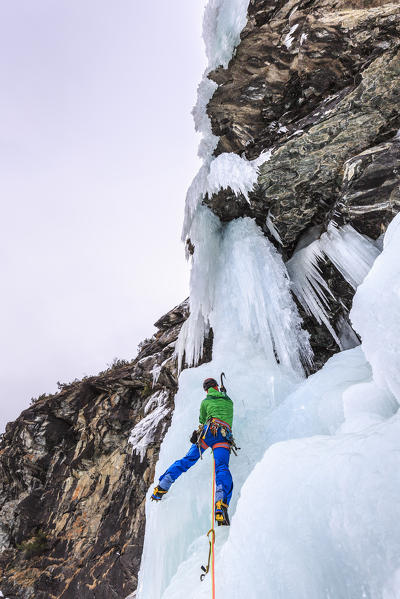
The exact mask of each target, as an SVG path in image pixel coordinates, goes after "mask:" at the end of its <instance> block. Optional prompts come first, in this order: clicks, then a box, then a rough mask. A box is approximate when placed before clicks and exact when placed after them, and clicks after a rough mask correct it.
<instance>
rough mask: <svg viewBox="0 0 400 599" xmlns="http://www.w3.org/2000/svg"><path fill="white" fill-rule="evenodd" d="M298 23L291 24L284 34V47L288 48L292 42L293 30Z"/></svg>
mask: <svg viewBox="0 0 400 599" xmlns="http://www.w3.org/2000/svg"><path fill="white" fill-rule="evenodd" d="M298 26H299V23H296V25H293V27H291V28H290V31H289V33H288V34H287V35H286V37H285V39H284V40H283V43H284V45H285V46H286V48H287V49H288V50H289V49H290V47H291V45H292V44H293V41H294V35H293V34H294V32H295V31H296V29H297V28H298Z"/></svg>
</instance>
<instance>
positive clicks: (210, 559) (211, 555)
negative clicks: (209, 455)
mask: <svg viewBox="0 0 400 599" xmlns="http://www.w3.org/2000/svg"><path fill="white" fill-rule="evenodd" d="M214 510H215V460H214V452H213V477H212V504H211V528H210V530H209V531H208V533H207V537H208V541H209V543H210V548H209V551H208V563H207V566H206V567H204V566H201V569H202V570H203V572H204V574H201V576H200V580H204V577H205V575H206V574H208V572H209V570H210V562H211V589H212V599H215V554H214V545H215V530H214ZM210 535H211V536H210Z"/></svg>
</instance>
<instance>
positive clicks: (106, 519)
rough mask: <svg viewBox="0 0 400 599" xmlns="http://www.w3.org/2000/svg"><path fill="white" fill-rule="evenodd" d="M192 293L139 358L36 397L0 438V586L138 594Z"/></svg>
mask: <svg viewBox="0 0 400 599" xmlns="http://www.w3.org/2000/svg"><path fill="white" fill-rule="evenodd" d="M186 317H187V302H184V303H183V304H181V305H180V306H178V307H177V308H175V309H174V310H172V311H171V312H169V313H168V314H166V315H165V316H164V317H162V318H161V319H160V320H159V321H158V322H157V323H156V326H157V327H158V332H157V333H156V335H155V336H154V337H153V338H152V339H150V340H148V341H146V342H145V343H143V344H142V346H141V350H140V352H139V355H138V356H137V358H136V359H135V360H134V361H133V362H131V363H128V364H126V363H118V362H117V363H116V364H115V365H114V366H112V367H110V368H109V369H108V370H106V371H105V372H103V373H100V374H99V375H98V376H93V377H88V378H86V379H85V380H83V381H80V382H74V383H71V384H69V385H64V386H62V389H61V390H60V392H59V393H58V394H56V395H53V396H48V397H44V398H39V399H38V400H37V401H36V402H34V403H33V404H32V405H31V407H30V408H28V409H27V410H25V411H24V412H23V413H22V414H21V416H20V417H19V418H18V419H17V420H16V421H15V422H13V423H11V424H8V425H7V430H6V432H5V434H4V435H3V437H2V439H1V443H0V510H1V516H0V552H1V553H0V581H1V584H0V589H1V590H2V592H3V593H4V595H5V596H7V597H9V598H10V599H13V598H18V599H22V598H24V599H25V598H26V599H28V598H32V599H33V598H34V599H53V598H57V599H58V598H60V599H61V598H63V599H76V598H78V597H79V599H89V598H90V599H92V598H93V599H94V598H96V599H101V598H104V599H106V598H107V599H111V598H113V597H114V598H118V599H120V598H121V597H126V596H127V595H128V594H129V593H131V592H132V591H134V589H135V588H136V582H137V573H138V570H139V566H140V560H141V553H142V546H143V538H144V527H145V513H144V510H145V505H144V504H145V495H146V492H147V490H148V488H149V486H150V484H151V483H152V481H153V478H154V468H155V464H156V462H157V458H158V453H159V449H160V444H161V442H162V439H163V437H164V434H165V432H166V430H167V428H168V426H169V423H170V420H171V415H172V410H173V405H174V395H175V392H176V388H177V371H176V362H175V359H174V358H173V351H174V345H175V341H176V338H177V336H178V333H179V331H180V328H181V326H182V323H183V322H184V321H185V319H186Z"/></svg>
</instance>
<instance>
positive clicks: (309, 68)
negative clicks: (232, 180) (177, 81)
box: [204, 0, 400, 369]
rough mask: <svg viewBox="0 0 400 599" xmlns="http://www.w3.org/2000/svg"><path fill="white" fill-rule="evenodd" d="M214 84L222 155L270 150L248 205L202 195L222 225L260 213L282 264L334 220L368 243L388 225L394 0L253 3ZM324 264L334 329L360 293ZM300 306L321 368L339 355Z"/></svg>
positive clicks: (214, 118) (221, 195)
mask: <svg viewBox="0 0 400 599" xmlns="http://www.w3.org/2000/svg"><path fill="white" fill-rule="evenodd" d="M209 77H210V78H211V79H212V80H213V81H215V82H216V83H217V84H218V88H217V90H216V91H215V93H214V95H213V97H212V99H211V101H210V102H209V104H208V107H207V112H208V115H209V117H210V120H211V124H212V130H213V133H214V134H215V135H218V136H220V140H219V143H218V146H217V149H216V151H215V153H216V154H220V153H222V152H236V153H238V154H240V155H242V156H243V157H246V158H247V159H253V158H256V157H258V156H259V155H260V154H261V153H262V152H263V151H264V152H265V151H266V150H268V149H269V150H271V156H270V158H269V159H268V160H267V161H265V162H264V163H263V164H262V165H261V166H260V167H259V177H258V182H257V185H256V187H255V189H254V190H253V192H251V193H250V194H249V202H247V200H246V198H244V197H243V196H241V195H240V194H239V195H235V194H234V193H233V192H232V190H231V189H230V188H228V189H221V190H220V191H219V192H218V193H216V194H214V195H213V196H211V197H208V196H207V197H206V198H205V200H204V204H206V205H207V206H208V207H209V208H211V210H213V212H215V214H217V216H219V217H220V219H221V220H222V221H229V220H232V219H234V218H238V217H240V216H250V217H253V218H254V219H255V220H256V222H257V224H258V225H259V226H260V227H261V229H262V230H263V231H264V233H265V235H267V236H268V237H269V238H270V239H271V241H272V242H273V243H274V244H275V245H276V246H277V247H278V249H279V251H280V252H281V253H282V256H283V258H284V259H285V260H287V259H289V258H290V257H291V256H292V255H293V252H294V251H295V249H296V247H298V244H299V242H300V243H303V239H304V238H305V237H306V236H307V235H309V234H310V233H311V232H312V231H316V230H318V235H321V234H322V233H324V232H325V231H326V229H327V226H328V224H329V223H330V222H334V223H335V224H337V225H343V224H346V223H350V224H352V226H353V227H354V228H355V229H356V230H357V231H358V232H360V233H362V234H364V235H368V236H369V237H370V238H371V239H372V240H376V239H377V238H378V237H379V236H380V235H381V233H383V232H384V231H385V230H386V227H387V225H388V223H389V222H390V221H391V219H392V218H393V216H394V215H395V214H396V213H397V212H398V211H399V209H400V204H399V194H400V154H399V151H400V139H399V137H396V134H397V131H398V130H399V129H400V111H399V106H400V10H399V5H398V2H390V1H387V0H337V1H335V2H333V1H332V0H314V1H312V0H311V1H310V0H301V1H299V0H287V1H285V0H250V3H249V9H248V22H247V25H246V27H245V28H244V30H243V31H242V34H241V42H240V44H239V46H238V47H237V49H236V52H235V54H234V56H233V58H232V59H231V61H230V63H229V65H228V68H227V69H223V68H222V67H219V68H218V69H216V70H215V71H213V72H211V73H210V74H209ZM271 223H272V225H273V228H274V230H275V235H272V234H271ZM268 225H269V226H268ZM278 238H279V240H280V242H279V243H277V239H278ZM314 238H315V236H314ZM320 267H321V268H322V271H323V274H324V278H325V280H326V281H327V283H328V287H329V289H330V291H331V292H332V298H329V306H328V314H329V317H330V321H331V324H332V325H333V327H334V329H336V330H337V331H339V329H340V328H341V326H342V324H343V322H344V323H345V326H346V327H348V326H349V325H348V323H347V321H348V309H349V307H350V305H351V300H352V297H353V294H354V290H352V289H351V288H349V285H347V283H346V282H345V281H344V279H343V277H342V276H341V274H340V273H339V272H338V271H337V270H336V268H335V266H334V265H333V264H331V263H330V262H329V260H325V262H324V263H323V264H321V265H320ZM333 298H334V299H333ZM300 311H301V312H302V315H303V316H304V319H305V326H306V327H307V329H308V331H309V332H310V334H311V345H312V347H313V349H314V353H315V369H318V368H319V367H320V366H321V365H322V364H323V363H324V361H326V359H327V358H329V357H330V356H331V355H332V354H333V353H335V352H336V351H337V350H338V349H339V348H338V345H337V343H336V342H335V341H334V340H333V338H332V337H331V336H330V334H329V333H328V332H327V330H326V328H325V327H324V325H321V324H318V323H317V322H316V321H315V320H314V319H313V318H310V317H308V316H307V315H306V314H305V313H304V312H303V311H302V310H301V308H300ZM346 323H347V324H346Z"/></svg>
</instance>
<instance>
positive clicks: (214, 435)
mask: <svg viewBox="0 0 400 599" xmlns="http://www.w3.org/2000/svg"><path fill="white" fill-rule="evenodd" d="M221 388H222V389H223V391H220V390H219V387H218V383H217V381H216V380H215V379H213V378H208V379H205V381H204V383H203V389H204V391H206V392H207V397H206V398H205V399H203V401H202V402H201V406H200V416H199V421H200V425H199V427H198V429H196V430H195V431H193V433H192V436H191V437H190V441H191V443H192V446H191V448H190V449H189V451H188V453H187V454H186V455H185V457H184V458H182V459H181V460H177V461H176V462H174V463H173V464H172V466H170V467H169V468H168V470H166V472H164V474H163V475H162V476H160V480H159V482H158V485H157V486H156V487H155V489H154V491H153V494H152V496H151V499H152V500H153V501H160V500H161V499H162V498H163V496H164V495H165V493H167V492H168V490H169V488H170V486H171V485H172V483H173V482H174V481H176V479H177V478H178V476H180V475H181V474H182V473H183V472H186V470H189V468H190V467H191V466H193V465H194V464H195V463H196V462H197V460H198V459H199V457H200V455H201V454H203V452H204V451H205V450H206V449H207V448H208V447H211V449H212V451H213V453H214V460H215V483H216V490H215V519H216V521H217V522H218V525H229V517H228V506H229V502H230V500H231V496H232V489H233V482H232V476H231V473H230V471H229V456H230V446H231V443H232V442H233V437H232V420H233V402H232V400H231V399H230V398H229V397H228V395H227V394H226V393H225V392H224V391H225V388H224V387H221Z"/></svg>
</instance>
